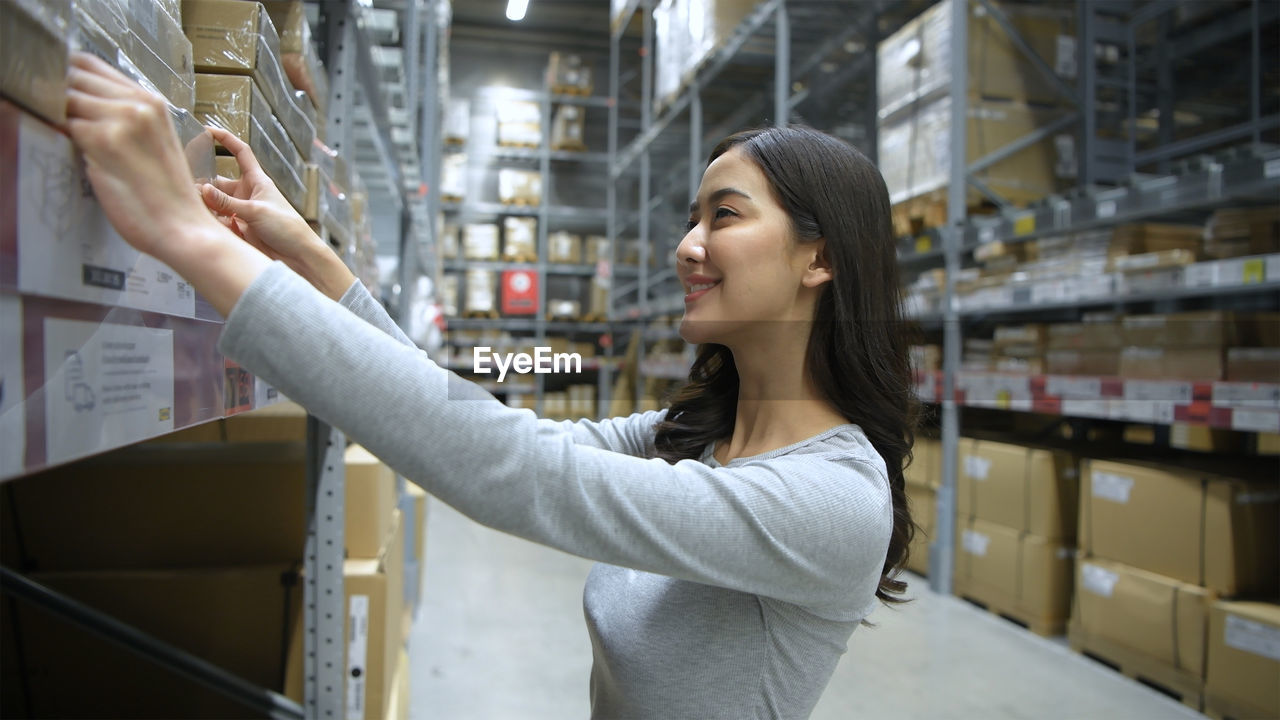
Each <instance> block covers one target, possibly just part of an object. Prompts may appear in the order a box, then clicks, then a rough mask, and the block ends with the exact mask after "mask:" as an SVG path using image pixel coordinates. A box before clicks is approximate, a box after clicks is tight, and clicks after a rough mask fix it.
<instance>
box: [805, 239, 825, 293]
mask: <svg viewBox="0 0 1280 720" xmlns="http://www.w3.org/2000/svg"><path fill="white" fill-rule="evenodd" d="M805 250H806V251H808V252H809V253H810V254H809V266H808V267H807V268H805V271H804V277H803V278H801V282H802V283H803V284H804V286H805V287H807V288H816V287H818V286H819V285H822V284H823V283H826V282H831V277H832V271H831V263H830V262H829V261H828V260H827V241H826V240H818V241H817V242H813V243H807V244H806V246H805Z"/></svg>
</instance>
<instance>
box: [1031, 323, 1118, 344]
mask: <svg viewBox="0 0 1280 720" xmlns="http://www.w3.org/2000/svg"><path fill="white" fill-rule="evenodd" d="M1122 345H1123V342H1122V339H1121V334H1120V325H1119V323H1116V322H1111V321H1106V322H1083V323H1057V324H1054V325H1049V326H1048V349H1050V350H1092V351H1097V350H1118V349H1120V347H1121V346H1122Z"/></svg>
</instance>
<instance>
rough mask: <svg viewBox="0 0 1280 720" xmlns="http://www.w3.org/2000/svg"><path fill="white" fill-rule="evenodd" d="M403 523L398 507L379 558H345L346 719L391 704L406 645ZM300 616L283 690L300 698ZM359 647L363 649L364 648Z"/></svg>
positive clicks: (371, 718) (378, 713) (376, 715)
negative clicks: (399, 663)
mask: <svg viewBox="0 0 1280 720" xmlns="http://www.w3.org/2000/svg"><path fill="white" fill-rule="evenodd" d="M403 564H404V528H403V523H401V522H400V511H399V510H396V511H395V513H394V519H393V521H392V533H391V535H389V536H388V537H387V542H386V543H385V545H384V546H383V548H382V550H381V552H380V553H379V556H378V558H377V559H362V560H347V561H345V562H344V563H343V565H342V568H343V586H344V590H345V593H346V602H345V603H344V607H345V609H346V619H345V625H344V626H345V633H344V635H343V637H345V638H347V647H346V648H345V649H344V657H345V658H346V663H347V672H346V678H347V681H346V682H347V689H346V698H347V714H346V717H347V718H365V719H367V720H375V719H376V720H380V719H381V718H384V717H386V713H387V709H388V707H389V706H390V701H391V696H392V688H393V683H394V681H395V680H394V676H395V667H396V664H397V660H398V658H399V656H400V652H401V651H402V650H403V648H404V644H403V642H402V641H401V628H402V626H401V618H402V617H403V612H402V611H403V606H404V587H403V583H404V571H403ZM302 630H303V625H302V618H299V619H298V621H297V622H295V623H294V625H293V634H292V638H291V640H292V641H291V643H290V645H289V649H288V659H287V661H286V669H285V682H284V694H285V696H287V697H289V698H291V699H292V700H294V701H295V702H298V703H301V702H302V692H303V648H304V645H305V639H304V638H303V637H302ZM362 651H363V652H362Z"/></svg>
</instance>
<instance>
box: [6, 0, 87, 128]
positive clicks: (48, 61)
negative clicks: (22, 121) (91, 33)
mask: <svg viewBox="0 0 1280 720" xmlns="http://www.w3.org/2000/svg"><path fill="white" fill-rule="evenodd" d="M71 22H72V13H71V0H55V1H53V2H49V1H46V0H19V1H18V2H6V3H0V94H3V95H4V96H5V97H7V98H9V99H10V100H13V101H14V102H16V103H18V104H19V105H21V106H22V107H24V108H26V109H27V110H29V111H30V112H33V113H35V114H36V115H39V116H40V117H42V118H44V119H45V120H47V121H49V122H51V123H54V124H56V125H62V124H64V123H65V122H66V120H67V100H66V98H67V41H68V40H69V39H70V37H69V29H70V27H71Z"/></svg>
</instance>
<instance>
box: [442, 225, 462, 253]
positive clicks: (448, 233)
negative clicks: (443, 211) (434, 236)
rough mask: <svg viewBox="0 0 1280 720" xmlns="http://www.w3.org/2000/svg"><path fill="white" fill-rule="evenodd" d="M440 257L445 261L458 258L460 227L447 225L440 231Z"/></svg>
mask: <svg viewBox="0 0 1280 720" xmlns="http://www.w3.org/2000/svg"><path fill="white" fill-rule="evenodd" d="M440 257H442V258H444V259H445V260H456V259H457V258H458V226H457V225H454V224H453V223H446V224H445V225H444V226H443V227H442V228H441V230H440Z"/></svg>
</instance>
